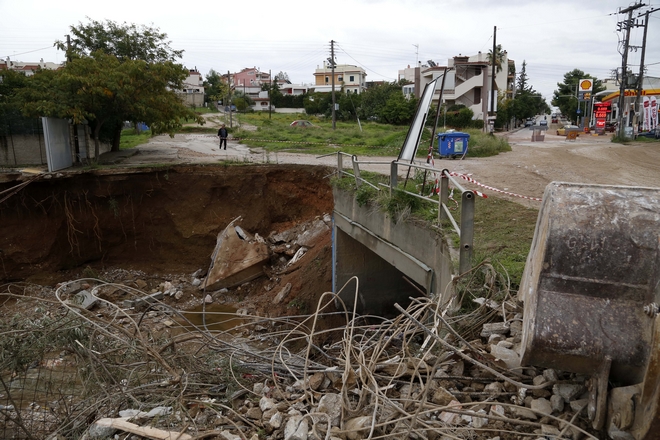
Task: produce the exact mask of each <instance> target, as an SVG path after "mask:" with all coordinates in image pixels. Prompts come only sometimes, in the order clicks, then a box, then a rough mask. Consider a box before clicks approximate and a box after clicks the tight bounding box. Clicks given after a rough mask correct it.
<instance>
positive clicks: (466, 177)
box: [449, 172, 543, 202]
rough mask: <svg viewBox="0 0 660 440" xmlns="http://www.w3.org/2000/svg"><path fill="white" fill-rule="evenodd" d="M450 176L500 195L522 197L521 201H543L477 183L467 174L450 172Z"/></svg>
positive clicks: (479, 193)
mask: <svg viewBox="0 0 660 440" xmlns="http://www.w3.org/2000/svg"><path fill="white" fill-rule="evenodd" d="M449 175H450V176H452V177H460V178H461V179H463V180H467V181H468V182H470V183H474V184H475V185H478V186H480V187H482V188H486V189H488V190H491V191H495V192H498V193H502V194H506V195H509V196H513V197H520V198H521V199H527V200H535V201H537V202H541V201H543V199H541V198H538V197H530V196H521V195H520V194H516V193H512V192H509V191H504V190H501V189H499V188H495V187H492V186H488V185H484V184H483V183H480V182H477V181H476V180H474V179H473V178H472V177H470V176H469V175H467V174H460V173H456V172H450V173H449ZM475 194H477V195H479V196H481V197H484V198H486V197H487V196H485V195H482V193H481V192H479V191H476V192H475Z"/></svg>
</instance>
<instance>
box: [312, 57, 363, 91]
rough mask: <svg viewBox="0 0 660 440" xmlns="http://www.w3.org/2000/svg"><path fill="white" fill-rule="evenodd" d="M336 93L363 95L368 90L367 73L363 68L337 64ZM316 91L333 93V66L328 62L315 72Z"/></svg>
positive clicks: (335, 72)
mask: <svg viewBox="0 0 660 440" xmlns="http://www.w3.org/2000/svg"><path fill="white" fill-rule="evenodd" d="M334 77H335V91H343V92H345V93H362V92H363V91H364V90H365V89H366V78H367V73H366V72H365V71H364V69H363V68H361V67H358V66H353V65H350V64H336V65H335V68H334ZM314 84H315V85H314V91H315V92H331V91H332V66H331V65H330V64H329V63H327V62H326V61H324V62H323V67H322V68H319V67H317V68H316V71H315V72H314Z"/></svg>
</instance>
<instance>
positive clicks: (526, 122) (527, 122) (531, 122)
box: [525, 119, 534, 127]
mask: <svg viewBox="0 0 660 440" xmlns="http://www.w3.org/2000/svg"><path fill="white" fill-rule="evenodd" d="M532 125H534V121H533V120H532V119H528V120H526V121H525V127H531V126H532Z"/></svg>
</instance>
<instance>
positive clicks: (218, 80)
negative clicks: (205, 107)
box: [204, 69, 229, 104]
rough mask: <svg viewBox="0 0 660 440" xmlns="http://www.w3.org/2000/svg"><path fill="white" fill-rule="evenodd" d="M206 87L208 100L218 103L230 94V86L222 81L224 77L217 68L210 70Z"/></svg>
mask: <svg viewBox="0 0 660 440" xmlns="http://www.w3.org/2000/svg"><path fill="white" fill-rule="evenodd" d="M204 89H205V90H206V96H205V100H206V102H212V103H214V104H215V103H217V102H218V101H221V100H223V99H224V98H225V97H226V96H227V95H228V94H229V86H228V85H227V83H226V82H224V81H222V77H221V76H220V75H219V74H218V72H216V71H215V70H213V69H211V70H209V73H208V74H207V75H206V80H205V81H204Z"/></svg>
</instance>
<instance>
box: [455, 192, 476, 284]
mask: <svg viewBox="0 0 660 440" xmlns="http://www.w3.org/2000/svg"><path fill="white" fill-rule="evenodd" d="M474 199H475V197H474V193H473V192H472V191H464V192H463V194H462V195H461V249H460V254H459V255H460V257H459V263H458V271H459V273H462V274H463V273H465V272H467V271H468V270H470V269H471V267H472V243H473V240H474Z"/></svg>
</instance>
